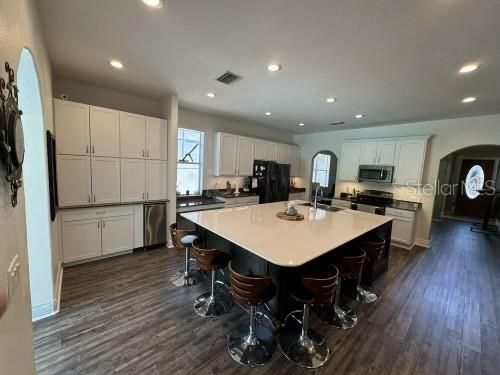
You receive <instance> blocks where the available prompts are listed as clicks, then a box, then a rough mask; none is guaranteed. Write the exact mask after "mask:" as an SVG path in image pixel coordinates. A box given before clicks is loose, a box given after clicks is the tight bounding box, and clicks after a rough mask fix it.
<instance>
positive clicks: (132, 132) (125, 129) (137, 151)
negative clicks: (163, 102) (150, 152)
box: [120, 112, 146, 159]
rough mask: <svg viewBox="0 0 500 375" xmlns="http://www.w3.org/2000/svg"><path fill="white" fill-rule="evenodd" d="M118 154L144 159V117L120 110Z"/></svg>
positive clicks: (124, 156)
mask: <svg viewBox="0 0 500 375" xmlns="http://www.w3.org/2000/svg"><path fill="white" fill-rule="evenodd" d="M120 155H121V157H122V158H134V159H144V157H145V156H146V117H145V116H141V115H136V114H133V113H126V112H120Z"/></svg>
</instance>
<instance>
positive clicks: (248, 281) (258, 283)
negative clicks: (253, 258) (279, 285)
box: [229, 262, 273, 306]
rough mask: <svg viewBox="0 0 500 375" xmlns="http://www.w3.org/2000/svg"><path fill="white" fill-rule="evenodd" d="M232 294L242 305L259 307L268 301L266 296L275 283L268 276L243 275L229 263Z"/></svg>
mask: <svg viewBox="0 0 500 375" xmlns="http://www.w3.org/2000/svg"><path fill="white" fill-rule="evenodd" d="M229 277H230V283H231V286H230V288H231V294H232V295H233V298H234V299H235V300H237V301H238V302H239V303H240V304H242V305H248V306H259V305H262V304H263V303H265V302H266V301H267V300H268V298H267V297H268V296H267V295H266V294H265V292H266V291H268V290H269V288H271V287H272V285H273V281H272V279H271V278H270V277H267V276H254V275H242V274H240V273H238V272H236V271H235V270H234V268H233V264H232V262H230V263H229Z"/></svg>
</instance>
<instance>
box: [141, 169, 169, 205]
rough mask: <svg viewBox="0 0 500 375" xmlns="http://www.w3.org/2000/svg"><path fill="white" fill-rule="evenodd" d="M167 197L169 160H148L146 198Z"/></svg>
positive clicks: (149, 199)
mask: <svg viewBox="0 0 500 375" xmlns="http://www.w3.org/2000/svg"><path fill="white" fill-rule="evenodd" d="M166 198H167V162H166V161H162V160H147V161H146V200H148V201H155V200H161V199H166Z"/></svg>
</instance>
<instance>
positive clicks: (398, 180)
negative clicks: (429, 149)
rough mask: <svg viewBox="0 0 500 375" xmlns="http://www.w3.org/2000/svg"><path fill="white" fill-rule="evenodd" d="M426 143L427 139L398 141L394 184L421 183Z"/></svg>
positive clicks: (412, 184)
mask: <svg viewBox="0 0 500 375" xmlns="http://www.w3.org/2000/svg"><path fill="white" fill-rule="evenodd" d="M426 145H427V140H426V139H414V140H401V141H398V142H397V146H396V165H395V170H394V184H396V185H410V186H417V185H420V184H421V182H422V173H423V169H424V160H425V150H426Z"/></svg>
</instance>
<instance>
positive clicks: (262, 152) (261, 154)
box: [254, 139, 267, 160]
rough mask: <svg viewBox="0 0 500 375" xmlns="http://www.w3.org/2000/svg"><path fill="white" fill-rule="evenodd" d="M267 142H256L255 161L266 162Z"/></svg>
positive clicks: (257, 140) (259, 140) (260, 140)
mask: <svg viewBox="0 0 500 375" xmlns="http://www.w3.org/2000/svg"><path fill="white" fill-rule="evenodd" d="M266 143H267V142H266V141H264V140H262V139H256V140H255V154H254V159H255V160H266Z"/></svg>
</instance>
